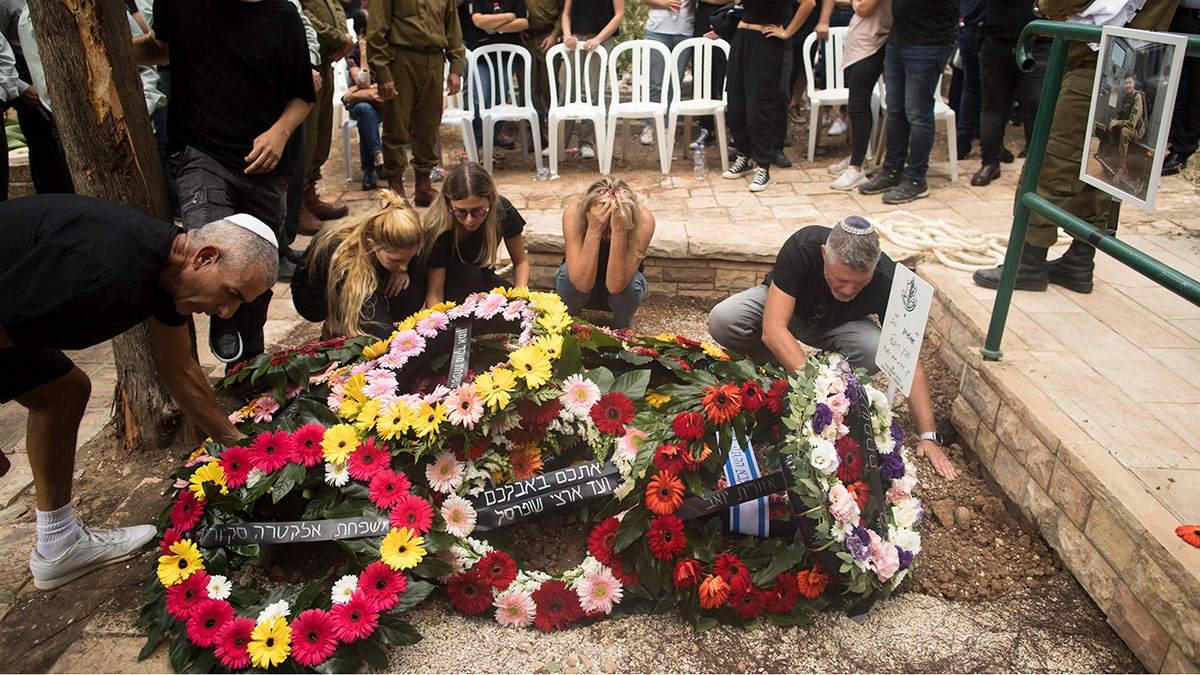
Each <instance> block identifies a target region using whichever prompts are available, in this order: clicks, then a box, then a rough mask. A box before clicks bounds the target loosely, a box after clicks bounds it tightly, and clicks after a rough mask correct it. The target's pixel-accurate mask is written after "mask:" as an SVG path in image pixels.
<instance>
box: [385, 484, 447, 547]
mask: <svg viewBox="0 0 1200 675" xmlns="http://www.w3.org/2000/svg"><path fill="white" fill-rule="evenodd" d="M372 487H374V482H372ZM388 519H389V520H390V521H391V522H392V527H395V528H401V527H407V528H409V529H410V530H412V531H413V532H416V533H417V534H425V533H426V532H428V531H429V528H430V527H433V507H432V506H430V505H429V502H428V501H426V500H424V499H421V498H420V497H418V496H416V495H413V494H408V495H404V496H403V497H401V498H400V499H399V500H397V502H396V506H395V507H393V508H392V512H391V514H390V515H389V516H388Z"/></svg>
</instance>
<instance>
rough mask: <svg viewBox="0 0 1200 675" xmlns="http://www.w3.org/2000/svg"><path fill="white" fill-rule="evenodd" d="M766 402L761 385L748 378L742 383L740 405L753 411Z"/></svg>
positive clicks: (765, 395) (765, 394)
mask: <svg viewBox="0 0 1200 675" xmlns="http://www.w3.org/2000/svg"><path fill="white" fill-rule="evenodd" d="M766 403H767V393H766V392H765V391H763V388H762V385H761V384H759V383H758V382H757V381H755V380H749V381H747V382H746V383H745V384H743V385H742V407H743V408H745V409H746V410H748V411H750V412H754V411H756V410H758V409H759V408H761V407H763V406H764V405H766Z"/></svg>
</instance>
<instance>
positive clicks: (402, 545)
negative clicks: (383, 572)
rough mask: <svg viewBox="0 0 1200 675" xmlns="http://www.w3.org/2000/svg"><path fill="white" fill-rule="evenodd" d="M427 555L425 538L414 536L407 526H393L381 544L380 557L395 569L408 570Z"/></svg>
mask: <svg viewBox="0 0 1200 675" xmlns="http://www.w3.org/2000/svg"><path fill="white" fill-rule="evenodd" d="M424 557H425V538H424V537H415V536H413V531H412V530H410V529H409V528H407V527H401V528H395V527H393V528H392V531H391V532H388V533H387V536H386V537H384V538H383V543H382V544H380V545H379V559H380V560H382V561H383V562H384V563H385V564H386V565H387V566H388V567H390V568H392V569H394V570H408V569H412V568H414V567H416V566H417V565H419V564H421V559H422V558H424Z"/></svg>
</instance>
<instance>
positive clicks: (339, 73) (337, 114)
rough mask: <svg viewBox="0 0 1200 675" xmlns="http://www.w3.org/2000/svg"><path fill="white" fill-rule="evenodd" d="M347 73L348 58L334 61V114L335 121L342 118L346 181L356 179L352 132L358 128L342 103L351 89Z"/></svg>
mask: <svg viewBox="0 0 1200 675" xmlns="http://www.w3.org/2000/svg"><path fill="white" fill-rule="evenodd" d="M348 77H349V76H348V75H347V74H346V59H339V60H338V61H335V62H334V63H333V114H334V121H335V122H337V121H338V120H340V126H341V127H342V159H344V160H345V161H344V162H343V164H345V165H346V182H347V183H349V182H350V181H352V180H354V166H355V164H354V163H353V162H351V161H350V132H351V131H353V130H355V129H357V128H358V122H355V121H354V120H353V119H351V118H350V114H349V113H348V112H347V111H346V106H344V105H342V95H343V94H345V93H346V90H347V89H349V88H350V87H349V85H348V84H347V78H348Z"/></svg>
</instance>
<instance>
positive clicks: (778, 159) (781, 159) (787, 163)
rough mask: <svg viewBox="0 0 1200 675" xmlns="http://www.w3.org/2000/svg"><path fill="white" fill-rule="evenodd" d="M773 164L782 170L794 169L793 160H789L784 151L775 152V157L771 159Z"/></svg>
mask: <svg viewBox="0 0 1200 675" xmlns="http://www.w3.org/2000/svg"><path fill="white" fill-rule="evenodd" d="M771 164H774V165H775V166H777V167H779V168H781V169H790V168H792V160H790V159H788V156H787V155H785V154H784V152H783V151H782V150H776V151H775V156H774V157H772V158H771Z"/></svg>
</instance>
